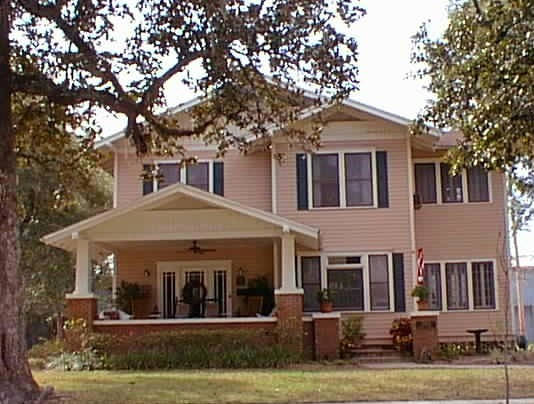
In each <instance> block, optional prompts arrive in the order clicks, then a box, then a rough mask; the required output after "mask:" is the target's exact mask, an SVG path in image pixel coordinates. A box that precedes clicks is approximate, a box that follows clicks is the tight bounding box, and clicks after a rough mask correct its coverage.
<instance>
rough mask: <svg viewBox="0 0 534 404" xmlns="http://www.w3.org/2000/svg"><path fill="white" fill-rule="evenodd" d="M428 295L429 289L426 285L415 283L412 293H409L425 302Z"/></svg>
mask: <svg viewBox="0 0 534 404" xmlns="http://www.w3.org/2000/svg"><path fill="white" fill-rule="evenodd" d="M429 295H430V291H429V290H428V288H427V287H426V286H423V285H416V286H415V287H414V288H413V289H412V293H411V296H412V297H417V298H418V299H419V301H423V302H425V301H426V300H427V299H428V296H429Z"/></svg>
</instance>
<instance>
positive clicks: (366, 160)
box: [345, 153, 373, 206]
mask: <svg viewBox="0 0 534 404" xmlns="http://www.w3.org/2000/svg"><path fill="white" fill-rule="evenodd" d="M372 173H373V168H372V161H371V153H345V189H346V191H345V194H346V198H347V206H370V205H372V204H373V174H372Z"/></svg>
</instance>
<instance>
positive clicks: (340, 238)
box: [277, 139, 410, 252]
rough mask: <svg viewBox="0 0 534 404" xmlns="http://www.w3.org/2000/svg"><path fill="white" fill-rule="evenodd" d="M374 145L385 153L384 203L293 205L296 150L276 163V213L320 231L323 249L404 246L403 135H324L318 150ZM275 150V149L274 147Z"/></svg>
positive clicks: (405, 169)
mask: <svg viewBox="0 0 534 404" xmlns="http://www.w3.org/2000/svg"><path fill="white" fill-rule="evenodd" d="M370 146H374V147H376V150H385V151H387V153H388V171H389V204H390V205H389V206H390V207H389V208H383V209H374V208H369V209H367V208H361V209H358V208H353V209H351V208H348V209H324V210H304V211H302V210H301V211H299V210H297V192H296V161H295V156H296V153H297V152H296V151H294V150H291V151H289V152H288V153H287V158H286V159H285V160H284V162H283V163H282V164H281V165H280V166H279V167H278V213H279V214H280V215H281V216H285V217H287V218H290V219H293V220H296V221H298V222H300V223H304V224H307V225H310V226H314V227H317V228H319V229H320V231H321V248H322V250H324V251H355V252H356V251H361V252H365V251H380V250H385V251H391V250H395V251H399V252H403V251H409V250H410V216H409V192H408V162H407V154H406V141H405V140H402V139H399V140H380V141H377V140H373V141H370V140H367V141H350V142H348V141H336V142H327V141H326V140H325V142H324V146H323V147H322V148H321V151H328V150H329V149H331V150H340V149H343V150H351V149H358V148H365V147H370ZM277 151H278V149H277Z"/></svg>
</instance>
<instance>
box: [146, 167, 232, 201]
mask: <svg viewBox="0 0 534 404" xmlns="http://www.w3.org/2000/svg"><path fill="white" fill-rule="evenodd" d="M143 170H144V172H145V173H149V174H147V175H144V177H143V195H146V194H149V193H151V192H154V191H159V190H161V189H163V188H166V187H168V186H170V185H173V184H176V183H179V182H180V183H182V184H187V185H191V186H193V187H196V188H199V189H202V190H203V191H207V192H213V193H215V194H218V195H224V164H223V162H222V161H211V160H210V161H200V162H197V163H196V164H188V165H187V166H185V167H183V166H182V165H181V164H180V163H179V162H170V161H161V162H156V163H155V164H145V165H143Z"/></svg>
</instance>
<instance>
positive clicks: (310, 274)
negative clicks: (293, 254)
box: [301, 257, 321, 311]
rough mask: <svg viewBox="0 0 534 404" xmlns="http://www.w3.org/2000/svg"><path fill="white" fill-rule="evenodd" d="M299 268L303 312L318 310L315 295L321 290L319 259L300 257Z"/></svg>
mask: <svg viewBox="0 0 534 404" xmlns="http://www.w3.org/2000/svg"><path fill="white" fill-rule="evenodd" d="M301 268H302V289H304V310H305V311H314V310H318V309H319V302H318V301H317V293H318V292H319V291H320V290H321V257H302V258H301Z"/></svg>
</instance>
